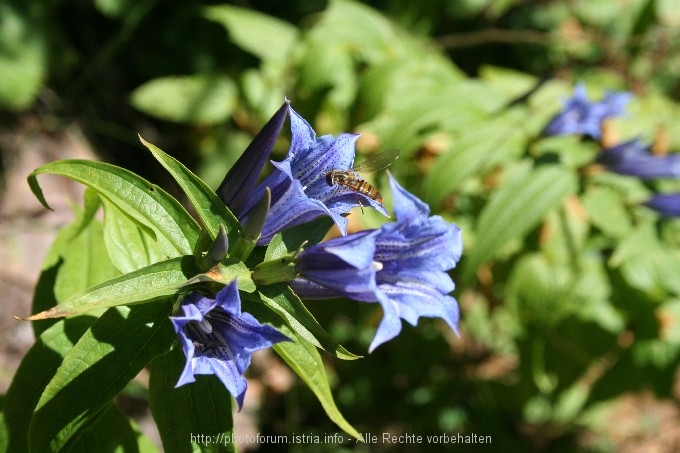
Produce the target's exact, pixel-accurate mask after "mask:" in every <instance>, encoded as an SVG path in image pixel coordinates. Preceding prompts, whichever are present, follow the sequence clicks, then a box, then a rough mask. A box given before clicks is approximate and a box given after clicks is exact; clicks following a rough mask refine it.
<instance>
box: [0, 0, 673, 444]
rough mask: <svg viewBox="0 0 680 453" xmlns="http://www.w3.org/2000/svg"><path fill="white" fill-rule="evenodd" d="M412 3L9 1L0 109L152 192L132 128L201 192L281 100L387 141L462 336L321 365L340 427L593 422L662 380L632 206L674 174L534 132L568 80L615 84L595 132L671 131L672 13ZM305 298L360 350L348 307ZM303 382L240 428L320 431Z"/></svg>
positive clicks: (546, 432)
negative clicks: (614, 169) (443, 266)
mask: <svg viewBox="0 0 680 453" xmlns="http://www.w3.org/2000/svg"><path fill="white" fill-rule="evenodd" d="M413 3H414V2H399V1H394V2H380V3H377V2H376V3H373V4H372V7H371V6H368V5H366V4H360V3H355V2H349V1H332V2H329V3H328V4H322V3H318V4H315V3H310V2H291V3H287V4H286V5H285V6H273V5H264V4H263V5H260V4H257V3H253V4H251V5H250V6H251V7H250V8H248V9H244V8H242V7H236V6H233V5H227V4H221V3H211V4H210V5H208V4H207V2H205V3H204V2H183V3H182V5H181V6H168V5H164V4H162V3H159V2H153V1H147V2H134V3H133V2H123V1H121V2H116V1H109V2H104V1H101V2H94V3H87V4H79V5H75V4H68V3H63V4H48V3H47V2H45V3H34V4H32V5H30V6H29V5H25V4H24V3H23V2H18V1H16V2H9V3H6V4H5V5H4V6H2V8H4V11H3V14H1V15H0V17H2V18H3V19H2V24H1V27H2V30H3V35H4V36H6V37H7V38H8V39H7V40H6V41H4V42H6V44H5V45H4V48H3V50H2V52H1V53H0V56H1V58H0V67H4V68H7V69H5V70H4V72H3V73H5V72H6V73H8V74H9V73H11V74H12V75H13V77H11V78H5V82H3V83H2V84H0V90H1V91H2V93H1V96H0V101H1V102H2V103H3V105H4V106H5V107H6V108H7V109H11V111H12V112H14V113H9V111H8V113H6V114H5V118H6V119H7V123H8V124H13V125H17V124H20V123H18V122H16V118H26V117H29V116H33V117H38V118H40V119H41V120H42V122H43V124H44V125H45V126H44V127H46V128H48V129H49V128H50V127H54V126H51V125H52V124H55V121H54V120H57V121H56V124H58V125H59V124H60V123H64V122H70V121H72V120H74V119H75V120H78V121H79V122H80V124H81V125H82V127H83V129H84V131H85V132H86V133H87V135H88V137H89V138H90V140H91V141H92V142H93V143H94V145H95V147H96V148H97V150H98V151H99V152H101V153H102V155H103V157H104V158H105V159H106V160H107V161H112V162H114V163H120V164H121V165H123V166H125V167H126V168H130V169H131V170H135V171H138V172H141V173H143V174H147V173H150V174H148V176H149V177H150V178H151V177H153V178H151V179H153V180H154V181H158V182H159V183H160V185H161V186H163V187H165V185H166V183H167V180H164V179H162V178H163V176H160V175H161V173H160V172H159V173H158V174H156V173H155V171H156V170H155V168H157V167H155V166H152V165H150V164H149V162H150V159H149V155H148V154H145V153H143V152H142V151H141V149H140V148H139V146H138V145H137V144H136V133H137V132H140V131H141V132H143V133H144V135H145V136H148V134H146V132H145V131H150V132H151V134H152V136H149V138H151V140H152V141H153V142H154V143H157V144H158V145H159V146H160V147H161V148H163V149H165V150H166V151H168V152H169V153H170V154H172V155H173V156H175V157H177V158H178V159H179V160H180V161H182V162H183V163H185V164H186V165H188V166H191V167H193V168H196V169H197V172H198V173H199V174H200V175H201V176H202V177H203V178H204V179H205V180H206V181H208V183H209V184H210V186H211V187H216V186H217V184H218V183H219V181H220V178H221V177H222V176H223V175H224V172H225V171H226V169H228V168H229V167H230V165H231V164H232V163H233V162H234V161H235V159H236V158H237V157H238V155H239V154H240V152H241V151H242V150H243V149H244V148H245V145H246V144H247V143H248V142H249V140H250V137H251V136H252V135H253V134H254V132H255V131H257V130H258V129H259V127H260V126H261V124H263V122H264V121H265V119H266V118H268V117H269V116H270V115H271V113H272V112H273V111H274V110H275V109H276V108H277V107H278V106H279V105H280V103H281V100H282V98H283V97H284V96H288V97H290V98H292V99H293V100H294V102H295V106H296V109H297V110H298V111H300V112H301V113H302V114H303V116H305V117H306V118H308V119H310V121H311V120H312V119H313V124H314V126H315V129H316V130H317V131H319V132H320V133H321V132H324V133H325V132H329V133H338V132H340V131H357V132H361V133H362V140H360V142H359V144H358V146H359V150H360V151H363V152H366V153H368V152H372V151H375V150H382V149H389V148H399V149H400V150H401V157H400V159H399V160H398V161H397V163H396V164H395V165H394V166H393V172H394V173H395V174H396V175H397V177H398V178H399V179H400V181H402V182H403V183H404V185H405V187H407V188H408V189H409V190H411V191H412V192H414V193H416V194H417V195H418V196H420V197H421V198H423V199H424V200H425V201H427V202H428V203H429V204H430V206H431V208H432V210H433V212H435V213H438V214H440V215H442V216H444V217H445V218H446V219H448V220H450V221H455V222H456V223H457V224H458V225H460V226H461V227H462V229H463V231H464V234H465V235H466V236H465V238H464V243H465V254H464V256H463V260H462V262H461V266H460V267H459V268H458V269H457V270H456V271H455V272H454V280H455V281H456V282H457V284H458V289H457V290H456V292H455V295H456V296H457V298H458V299H459V301H460V302H461V305H462V324H461V333H462V338H461V339H457V338H455V337H449V336H448V335H447V334H443V333H442V330H441V329H440V325H439V324H438V323H437V322H421V324H420V326H419V327H418V329H417V331H418V332H417V333H416V332H414V331H413V330H412V329H410V328H408V326H405V329H404V330H405V332H404V333H403V334H402V336H401V337H400V338H399V339H397V340H395V341H394V342H393V344H391V345H390V347H389V348H386V349H384V350H382V351H381V350H380V349H379V350H376V352H375V353H374V354H372V356H371V358H370V360H363V361H359V362H357V361H353V362H351V363H344V362H339V361H332V362H329V363H327V365H328V372H329V373H330V375H331V378H332V381H334V382H336V383H337V384H336V387H335V388H334V392H335V393H336V394H337V395H338V404H339V405H340V406H341V407H342V408H343V414H344V415H345V416H346V417H347V418H348V419H349V420H351V421H352V422H353V423H354V424H355V426H358V427H359V428H358V429H359V431H361V432H363V431H364V430H368V431H375V432H382V431H385V430H388V429H394V430H396V431H404V432H418V433H423V434H439V433H441V432H458V431H460V432H475V433H478V434H490V435H492V436H493V439H494V443H496V442H498V443H501V442H502V443H503V444H504V445H510V446H515V447H517V448H520V447H525V446H526V445H527V444H528V445H532V446H535V447H543V446H551V447H558V446H561V445H564V446H570V445H573V444H574V442H577V441H578V442H585V440H584V439H586V438H585V437H584V433H587V432H593V431H595V432H597V431H598V430H599V429H601V427H602V426H603V420H606V418H603V416H602V414H603V411H604V410H605V409H606V407H607V406H605V405H603V404H602V403H605V402H609V403H611V402H612V401H616V399H617V398H618V399H620V398H621V396H622V395H625V394H628V393H629V392H639V391H641V390H652V391H653V392H654V393H655V394H656V395H657V396H658V397H660V398H672V397H673V393H672V389H673V382H674V380H675V373H676V368H677V360H678V354H677V352H678V336H677V332H676V330H677V329H676V328H675V325H676V324H675V320H676V317H677V313H678V302H679V300H678V292H679V291H680V288H678V282H679V281H680V278H678V276H679V275H680V256H679V254H678V245H679V244H678V242H679V241H678V237H680V235H679V234H678V228H679V227H678V222H677V220H673V219H659V218H658V217H657V216H656V215H655V214H654V213H653V212H652V211H650V210H647V209H646V208H644V207H641V206H639V205H638V203H640V202H642V201H644V200H646V199H647V198H648V197H649V196H651V195H652V194H653V193H655V192H670V191H677V190H678V189H680V187H678V182H677V181H676V180H672V179H663V180H654V181H647V182H643V181H640V180H639V179H637V178H635V177H630V176H621V175H617V174H611V173H606V172H592V171H591V167H590V164H591V163H592V162H593V161H594V160H595V159H596V157H597V155H598V153H599V151H600V145H599V144H598V143H596V142H594V141H588V140H582V139H580V138H579V137H576V136H566V137H541V135H540V133H541V131H542V130H543V127H544V126H545V125H546V124H547V123H548V121H549V120H550V119H551V118H552V116H553V115H554V114H555V113H557V112H558V111H559V110H560V108H561V106H562V102H563V100H564V99H566V98H568V97H569V96H571V93H572V89H573V85H574V83H576V82H578V81H581V82H583V83H584V84H585V85H586V86H587V89H588V92H589V95H590V96H591V97H592V98H599V97H601V96H602V95H603V94H604V92H605V91H606V90H626V91H632V92H633V94H634V99H633V100H632V102H631V104H630V105H629V106H628V109H627V114H626V115H625V116H623V117H619V118H616V119H615V120H613V121H612V122H611V124H610V126H611V128H610V129H609V130H608V132H607V134H606V135H607V139H608V140H611V141H612V143H617V142H623V141H626V140H629V139H633V138H635V137H641V138H642V139H643V140H644V141H645V142H646V143H659V144H660V145H659V146H662V147H663V143H667V144H668V145H666V148H671V150H674V149H676V148H677V144H678V143H680V141H679V139H680V130H679V129H678V126H677V125H678V124H679V123H678V119H680V118H679V112H678V106H677V96H678V77H680V73H679V69H678V68H679V67H680V66H679V65H678V57H677V46H678V42H680V40H678V39H677V34H678V30H679V28H678V24H679V23H680V11H679V10H678V8H677V7H676V6H675V5H674V3H673V2H670V1H661V0H657V1H652V0H638V1H631V2H629V3H628V5H627V7H626V8H625V10H623V11H622V9H621V8H620V4H619V3H618V2H616V1H605V2H589V1H585V0H584V1H575V2H546V3H545V4H544V3H541V2H519V1H516V2H512V1H511V2H507V1H464V2H445V1H430V2H419V3H417V5H416V4H413ZM375 8H378V9H380V10H381V11H382V12H378V10H377V9H375ZM54 18H59V21H56V20H54ZM35 30H38V31H37V32H29V31H35ZM28 36H30V39H28V38H27V37H28ZM10 68H11V71H10ZM56 127H59V126H56ZM277 149H278V151H279V153H280V155H282V153H283V152H284V150H285V149H286V144H285V143H280V144H279V145H278V147H277ZM380 182H381V181H380V179H379V181H378V185H379V186H380ZM381 187H382V186H381ZM87 213H88V211H87V205H86V210H85V211H84V213H83V216H85V218H87V216H86V214H87ZM354 216H356V217H359V216H358V215H356V214H355V215H354ZM360 221H361V223H362V224H363V225H364V226H377V225H379V224H380V222H382V219H380V218H379V217H377V216H373V215H371V214H370V213H368V212H367V213H366V215H364V216H361V217H360ZM77 224H78V223H77V222H76V223H75V224H74V226H73V227H71V228H72V230H71V231H77V230H78V227H77ZM97 228H98V227H97ZM66 235H67V233H62V237H64V236H66ZM76 239H77V240H80V241H85V240H86V238H84V237H79V236H74V238H73V240H76ZM65 240H66V239H62V241H65ZM92 243H94V242H92ZM95 247H97V245H96V244H95V245H93V246H91V248H90V251H91V253H92V254H95V253H97V252H99V253H100V254H101V253H103V251H101V250H98V249H97V248H95ZM63 250H64V252H63V254H65V255H68V254H75V253H76V252H75V250H82V247H81V248H79V247H78V246H77V245H75V244H74V243H70V244H69V245H68V246H66V245H65V246H64V249H63ZM67 250H68V251H67ZM97 256H99V255H97ZM51 259H52V260H58V259H59V258H57V255H53V256H52V257H51ZM68 261H69V260H67V259H66V258H64V262H68ZM70 261H71V262H73V263H76V262H82V261H83V259H82V258H81V257H77V258H72V259H71V260H70ZM49 263H50V261H49V260H48V262H47V263H46V266H48V265H49ZM74 266H75V264H74ZM73 273H75V274H78V275H83V276H84V277H83V279H85V280H87V282H84V283H83V284H85V283H95V282H98V281H101V280H103V279H105V278H106V277H107V276H109V275H107V270H106V266H98V267H96V268H93V269H91V270H88V271H87V272H83V271H82V270H74V271H73ZM71 275H73V274H71ZM69 281H70V279H68V278H66V277H61V278H59V282H60V284H61V285H67V284H68V282H69ZM57 288H58V290H59V291H62V290H63V291H65V292H67V290H66V289H64V288H65V287H64V286H57ZM310 309H311V310H312V312H313V313H314V315H315V316H316V317H317V319H318V320H319V322H320V323H321V324H322V325H323V326H325V327H326V328H327V330H329V332H330V333H331V335H332V336H333V337H334V338H336V339H337V340H338V341H339V342H341V343H342V344H343V345H345V346H346V347H347V348H348V349H349V350H358V349H361V350H365V348H366V345H367V344H368V343H369V342H370V339H371V332H372V331H373V327H372V325H371V324H372V323H374V322H376V320H373V319H372V318H371V316H372V314H371V313H370V312H369V311H368V310H364V309H363V308H362V307H352V308H351V311H348V308H347V305H346V304H343V303H340V302H337V303H328V304H324V305H319V306H310ZM354 338H359V339H360V340H359V343H358V344H357V343H355V341H356V340H353V339H354ZM406 358H408V359H406ZM395 395H398V396H399V397H398V398H397V397H395ZM310 397H311V394H310V393H307V392H306V391H305V390H303V389H302V387H301V388H300V391H299V392H298V393H294V394H290V395H289V396H287V397H286V398H285V399H282V398H272V399H271V400H268V401H267V404H269V406H266V410H263V411H262V419H261V423H262V431H263V432H272V433H279V432H286V431H288V430H290V427H291V426H295V427H296V429H297V430H298V431H305V432H308V431H312V432H320V433H323V432H331V431H333V430H335V429H336V428H335V427H334V426H333V425H331V424H330V422H325V421H323V420H325V418H323V417H320V416H318V414H317V413H316V412H315V411H316V410H318V409H315V408H318V406H317V405H315V404H313V403H312V402H311V401H310V400H311V398H310ZM603 408H604V409H603ZM413 414H418V417H414V416H413ZM279 417H282V418H283V419H285V420H286V421H287V423H288V425H287V428H286V429H281V428H280V424H279ZM320 420H321V421H320ZM604 439H605V440H604V441H603V443H597V444H596V446H597V447H598V448H602V449H606V448H607V446H608V444H607V438H606V437H604ZM589 445H591V446H592V444H589ZM510 448H512V447H510Z"/></svg>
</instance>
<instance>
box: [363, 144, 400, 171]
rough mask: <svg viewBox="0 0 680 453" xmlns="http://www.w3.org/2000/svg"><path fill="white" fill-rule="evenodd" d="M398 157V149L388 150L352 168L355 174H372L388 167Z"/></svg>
mask: <svg viewBox="0 0 680 453" xmlns="http://www.w3.org/2000/svg"><path fill="white" fill-rule="evenodd" d="M398 157H399V150H398V149H388V150H387V151H383V152H382V153H380V154H378V155H376V156H375V157H374V158H372V159H368V160H365V161H363V162H362V163H360V164H359V165H357V166H356V167H354V168H352V171H355V172H357V173H373V172H376V171H380V170H382V169H384V168H387V167H389V166H390V165H391V164H392V162H394V161H395V160H397V158H398Z"/></svg>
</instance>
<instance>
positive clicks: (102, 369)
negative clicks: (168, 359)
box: [28, 302, 174, 451]
mask: <svg viewBox="0 0 680 453" xmlns="http://www.w3.org/2000/svg"><path fill="white" fill-rule="evenodd" d="M171 305H172V304H171V303H167V302H164V303H157V304H145V305H142V306H137V307H132V308H128V307H116V308H114V309H111V310H108V311H107V312H106V313H105V314H104V315H102V316H101V317H100V318H99V319H98V320H97V321H96V322H95V323H94V324H92V326H91V327H90V329H89V330H88V331H87V332H86V333H85V334H84V335H83V336H82V337H81V338H80V340H78V342H77V343H76V344H75V346H74V347H73V349H71V351H70V352H69V353H68V354H66V356H65V357H64V361H63V362H62V364H61V366H60V367H59V369H58V370H57V372H56V374H55V375H54V377H53V379H52V380H51V381H50V383H49V384H48V385H47V388H46V389H45V391H44V392H43V394H42V396H41V398H40V401H39V402H38V406H37V408H36V411H35V413H34V415H33V419H32V420H31V425H30V428H29V436H28V437H29V446H30V449H31V451H59V450H61V449H62V448H63V447H64V446H66V445H67V443H68V442H69V440H70V439H72V438H74V436H76V435H77V434H78V431H79V429H81V428H82V427H83V426H85V425H86V424H87V423H88V422H89V421H90V420H92V419H93V418H94V417H96V416H97V414H98V412H99V411H101V410H102V409H105V408H107V407H108V405H109V404H110V403H111V400H112V399H113V398H114V397H115V396H116V395H117V394H118V393H119V392H120V391H121V390H122V389H123V388H124V387H125V386H126V385H127V384H128V382H130V380H131V379H133V378H134V377H135V376H136V375H137V373H139V371H140V370H141V369H142V368H144V367H145V366H146V365H147V364H148V363H149V362H150V361H151V360H152V359H153V358H154V357H156V356H158V355H160V354H163V353H165V352H167V351H168V350H169V348H170V345H171V344H172V342H173V340H174V332H173V331H172V327H171V325H170V322H169V321H168V319H167V316H168V315H169V314H170V310H171Z"/></svg>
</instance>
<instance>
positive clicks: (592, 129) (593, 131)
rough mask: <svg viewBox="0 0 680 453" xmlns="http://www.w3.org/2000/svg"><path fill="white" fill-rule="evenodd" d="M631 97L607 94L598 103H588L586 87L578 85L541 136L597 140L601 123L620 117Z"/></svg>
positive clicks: (627, 94)
mask: <svg viewBox="0 0 680 453" xmlns="http://www.w3.org/2000/svg"><path fill="white" fill-rule="evenodd" d="M631 97H632V95H631V94H630V93H627V92H608V93H607V94H605V97H604V98H603V99H602V100H601V101H600V102H590V101H589V100H588V97H587V96H586V87H585V86H584V85H583V84H578V85H576V87H575V88H574V95H573V96H572V97H571V98H570V99H568V100H567V101H566V102H565V103H564V109H563V110H562V111H561V112H560V113H558V114H557V115H555V117H554V118H553V119H552V120H550V122H549V123H548V125H547V126H546V127H545V129H544V131H543V134H544V135H566V134H584V135H590V136H591V137H593V138H595V139H599V138H600V135H601V124H602V121H603V120H604V119H606V118H609V117H613V116H618V115H621V114H622V113H623V112H624V111H625V108H626V105H627V104H628V102H630V100H631Z"/></svg>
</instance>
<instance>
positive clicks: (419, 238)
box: [291, 175, 463, 352]
mask: <svg viewBox="0 0 680 453" xmlns="http://www.w3.org/2000/svg"><path fill="white" fill-rule="evenodd" d="M389 179H390V186H391V187H392V196H393V200H394V211H395V215H396V217H397V221H396V222H392V223H388V224H385V225H383V226H382V227H381V228H379V229H377V230H364V231H361V232H359V233H355V234H351V235H348V236H345V237H339V238H335V239H331V240H329V241H326V242H322V243H320V244H316V245H312V246H310V247H308V248H306V249H305V250H303V251H302V252H300V253H299V254H298V256H297V259H296V271H297V272H298V273H299V275H300V278H297V279H295V280H294V281H292V282H291V286H292V287H293V289H294V290H295V291H296V293H297V294H298V295H300V296H301V297H304V298H314V299H322V298H332V297H340V296H345V297H348V298H350V299H354V300H358V301H363V302H378V303H380V305H381V306H382V309H383V319H382V321H381V322H380V325H379V326H378V330H377V332H376V335H375V337H374V338H373V341H372V342H371V345H370V347H369V352H370V351H373V350H374V349H375V348H376V347H378V346H380V345H381V344H383V343H385V342H386V341H389V340H391V339H392V338H394V337H396V336H397V335H398V334H399V332H400V331H401V319H404V320H406V321H408V322H409V323H410V324H411V325H414V326H415V325H416V324H417V322H418V318H420V317H421V316H422V317H430V318H435V317H436V318H442V319H443V320H444V321H445V322H446V323H447V324H448V325H449V326H450V327H451V328H452V329H453V330H454V331H455V332H456V333H458V321H459V310H458V304H457V302H456V300H455V299H454V298H453V297H451V296H449V293H450V292H451V291H453V289H454V287H455V285H454V283H453V280H451V277H450V276H449V274H448V273H447V272H446V271H448V270H449V269H451V268H453V267H455V265H456V263H457V262H458V260H459V259H460V256H461V253H462V249H463V245H462V240H461V232H460V229H459V228H458V227H457V226H456V225H453V224H449V223H446V222H445V221H444V219H442V218H441V217H439V216H430V215H429V214H430V210H429V208H428V206H427V205H426V204H425V203H423V202H422V201H420V200H419V199H418V198H416V197H415V196H414V195H412V194H410V193H409V192H407V191H406V190H405V189H403V188H402V187H401V186H400V185H399V184H398V183H397V182H396V180H394V179H393V178H392V176H391V175H390V177H389Z"/></svg>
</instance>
